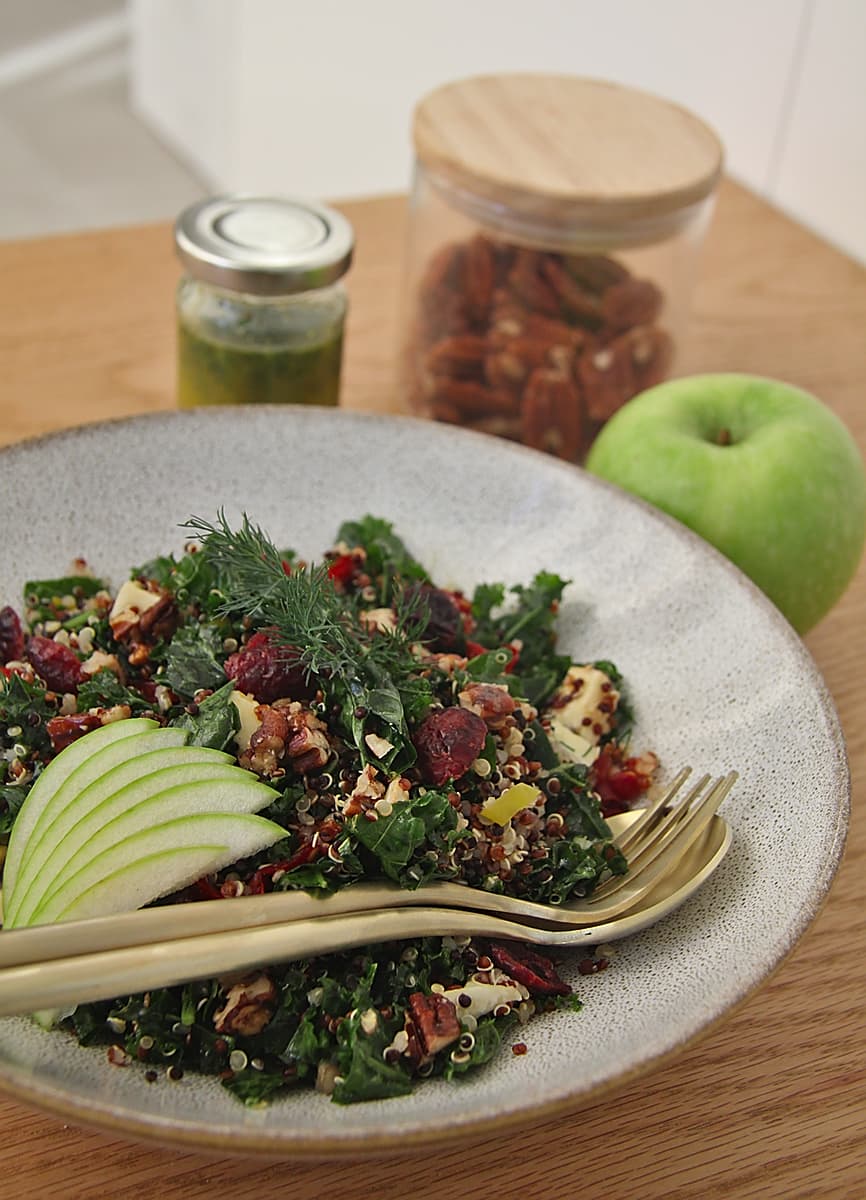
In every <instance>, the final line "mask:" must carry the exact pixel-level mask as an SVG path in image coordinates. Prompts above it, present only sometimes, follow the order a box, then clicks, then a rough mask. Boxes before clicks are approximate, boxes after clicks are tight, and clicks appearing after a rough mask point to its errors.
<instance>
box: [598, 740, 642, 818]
mask: <svg viewBox="0 0 866 1200" xmlns="http://www.w3.org/2000/svg"><path fill="white" fill-rule="evenodd" d="M637 764H638V760H637V759H634V758H627V759H625V761H623V759H622V754H621V752H619V751H617V750H616V749H615V748H614V747H612V746H605V747H604V748H603V750H602V752H601V754H600V755H599V756H598V758H597V759H596V760H595V762H594V763H593V766H592V772H591V775H590V782H591V784H592V788H593V790H594V791H595V792H596V793H597V795H598V797H599V799H600V801H601V812H602V816H604V817H612V816H615V815H616V814H617V813H621V812H627V811H628V810H629V809H630V808H631V807H632V805H633V804H634V802H635V800H637V799H638V798H639V797H640V796H641V795H642V794H643V793H644V792H645V791H646V790H647V788H648V787H649V786H650V784H651V783H652V776H651V774H648V773H645V772H643V771H640V770H637V769H636V766H637Z"/></svg>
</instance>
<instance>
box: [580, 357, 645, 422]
mask: <svg viewBox="0 0 866 1200" xmlns="http://www.w3.org/2000/svg"><path fill="white" fill-rule="evenodd" d="M577 377H578V379H579V380H580V383H581V386H582V389H583V394H584V397H585V399H586V410H587V414H588V415H589V417H590V419H591V420H593V421H606V420H607V419H608V418H609V417H612V416H613V414H614V413H615V412H616V411H617V409H618V408H621V407H622V406H623V404H625V402H626V400H630V399H631V397H632V396H633V395H634V394H635V393H636V392H637V389H638V385H637V374H636V372H635V369H634V363H633V361H632V356H631V350H630V348H629V346H628V344H627V343H624V341H623V339H620V338H617V339H615V340H614V341H613V342H611V343H610V344H609V345H607V346H601V347H599V348H598V349H595V350H587V351H584V353H583V354H582V355H581V356H580V358H579V359H578V363H577Z"/></svg>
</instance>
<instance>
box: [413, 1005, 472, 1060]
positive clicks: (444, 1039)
mask: <svg viewBox="0 0 866 1200" xmlns="http://www.w3.org/2000/svg"><path fill="white" fill-rule="evenodd" d="M409 1017H410V1019H411V1022H412V1026H413V1031H414V1033H415V1036H416V1038H417V1039H418V1044H419V1048H420V1050H421V1053H422V1055H423V1057H424V1058H432V1057H433V1055H434V1054H438V1052H439V1051H440V1050H444V1049H445V1047H446V1046H450V1045H451V1043H452V1042H456V1041H457V1039H458V1038H459V1037H460V1035H461V1033H462V1032H463V1030H462V1029H461V1027H460V1022H459V1020H458V1019H457V1009H456V1008H455V1007H454V1005H453V1004H452V1002H451V1001H450V1000H449V999H447V997H445V996H442V995H438V994H436V993H435V992H434V993H433V994H432V995H429V996H426V995H425V994H424V993H423V992H413V993H412V995H411V996H410V997H409Z"/></svg>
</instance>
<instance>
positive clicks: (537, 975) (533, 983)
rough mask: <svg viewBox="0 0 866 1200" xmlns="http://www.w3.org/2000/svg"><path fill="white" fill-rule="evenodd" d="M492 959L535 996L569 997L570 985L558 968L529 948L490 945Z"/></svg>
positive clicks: (498, 944)
mask: <svg viewBox="0 0 866 1200" xmlns="http://www.w3.org/2000/svg"><path fill="white" fill-rule="evenodd" d="M490 957H491V958H492V959H493V961H494V962H495V963H496V965H497V967H499V969H500V971H505V973H506V974H507V975H510V976H511V978H512V979H513V980H514V981H515V982H516V983H522V984H523V986H524V987H525V988H528V989H529V991H530V992H532V993H534V994H535V995H541V996H567V995H568V993H569V992H570V991H571V986H570V984H567V983H566V982H565V980H564V979H560V977H559V974H558V972H557V970H556V967H555V966H554V965H553V963H552V962H551V960H550V959H549V958H545V957H544V955H543V954H537V953H536V952H535V951H534V950H530V948H529V947H528V946H523V945H518V946H506V945H504V944H503V943H502V942H491V943H490Z"/></svg>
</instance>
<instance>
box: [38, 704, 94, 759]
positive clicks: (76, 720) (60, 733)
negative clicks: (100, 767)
mask: <svg viewBox="0 0 866 1200" xmlns="http://www.w3.org/2000/svg"><path fill="white" fill-rule="evenodd" d="M99 725H100V720H99V717H97V716H96V714H95V713H73V714H72V715H71V716H68V717H52V718H51V720H50V721H48V722H47V724H46V726H45V728H46V730H47V731H48V736H49V738H50V739H51V745H52V747H53V749H54V750H55V752H56V753H57V754H59V753H60V751H61V750H65V749H66V747H67V746H71V745H72V743H73V742H77V741H78V739H79V738H80V737H84V735H85V733H90V731H91V730H92V729H98V728H99Z"/></svg>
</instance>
